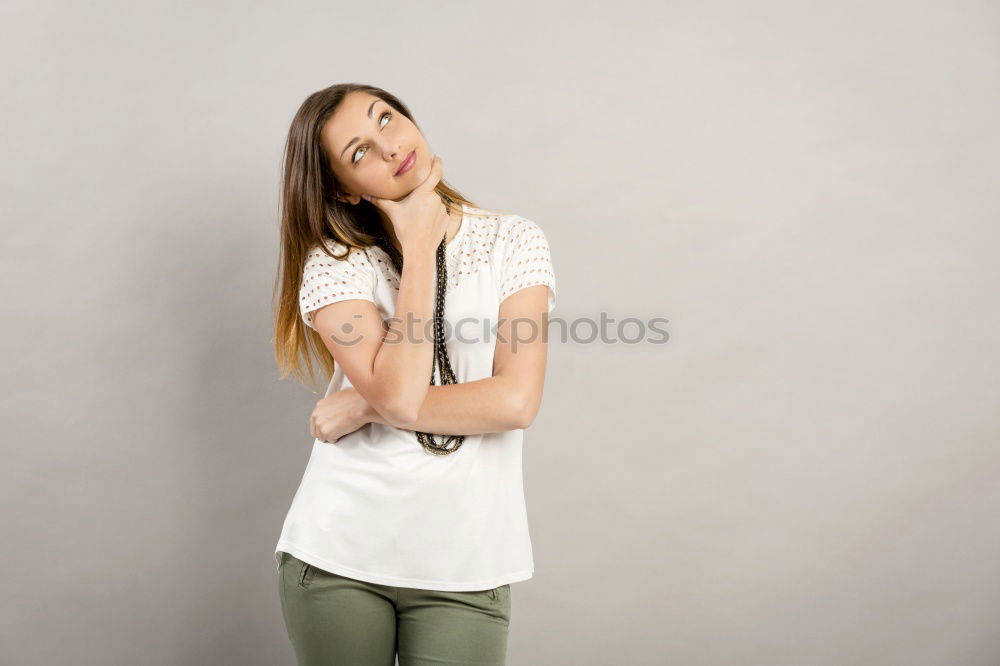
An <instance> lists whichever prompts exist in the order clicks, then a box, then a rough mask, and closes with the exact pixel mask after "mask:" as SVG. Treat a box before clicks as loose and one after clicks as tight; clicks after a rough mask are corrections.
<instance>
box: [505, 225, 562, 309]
mask: <svg viewBox="0 0 1000 666" xmlns="http://www.w3.org/2000/svg"><path fill="white" fill-rule="evenodd" d="M503 236H504V239H505V247H504V250H503V254H502V259H501V269H500V302H501V303H502V302H503V301H504V299H506V298H507V297H508V296H510V295H511V294H513V293H515V292H517V291H520V290H521V289H524V288H525V287H531V286H534V285H536V284H546V285H548V286H549V303H548V305H549V313H550V314H551V312H552V310H553V309H554V308H555V306H556V274H555V269H554V268H553V266H552V255H551V253H550V251H549V242H548V239H547V238H546V237H545V234H544V233H543V232H542V229H541V227H539V226H538V225H537V224H536V223H535V222H533V221H532V220H529V219H527V218H524V217H520V216H514V218H513V220H512V222H511V223H510V226H508V227H507V229H505V230H504V232H503Z"/></svg>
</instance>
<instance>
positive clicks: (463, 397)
mask: <svg viewBox="0 0 1000 666" xmlns="http://www.w3.org/2000/svg"><path fill="white" fill-rule="evenodd" d="M547 301H548V287H547V286H546V285H535V286H532V287H527V288H525V289H522V290H520V291H517V292H515V293H513V294H511V295H510V296H509V297H507V298H506V299H504V301H503V303H501V304H500V326H499V328H498V332H497V342H496V349H495V352H494V359H493V376H492V377H486V378H484V379H479V380H476V381H471V382H462V383H459V384H448V385H445V386H430V387H429V388H428V391H427V396H426V397H425V398H424V401H423V403H422V404H421V406H420V411H419V413H418V415H417V417H416V419H415V420H414V421H413V422H412V423H410V424H409V425H407V426H405V427H406V428H407V429H410V430H415V431H420V432H429V433H433V434H440V435H475V434H480V433H488V432H504V431H507V430H515V429H519V428H527V427H528V426H530V425H531V423H532V421H533V420H534V418H535V415H536V414H537V413H538V408H539V405H540V404H541V399H542V389H543V386H544V383H545V366H546V361H547V356H548V341H547V335H546V332H547V325H548V307H547ZM362 409H363V410H364V411H363V414H364V415H363V416H362V419H363V420H364V422H366V423H367V422H369V421H375V422H378V423H387V421H386V420H385V419H384V418H382V417H381V416H380V415H379V414H378V412H377V410H374V409H372V408H371V406H368V408H367V409H365V408H364V406H363V407H362ZM389 425H392V424H389Z"/></svg>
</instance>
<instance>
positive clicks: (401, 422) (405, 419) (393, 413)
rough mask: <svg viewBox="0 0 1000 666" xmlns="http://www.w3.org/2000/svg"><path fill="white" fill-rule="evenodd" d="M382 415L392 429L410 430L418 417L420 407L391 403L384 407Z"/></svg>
mask: <svg viewBox="0 0 1000 666" xmlns="http://www.w3.org/2000/svg"><path fill="white" fill-rule="evenodd" d="M382 415H383V416H384V417H385V418H386V420H387V421H389V423H390V424H391V425H392V426H393V427H395V428H403V429H405V430H412V426H413V424H415V423H416V422H417V418H418V417H419V415H420V406H419V405H416V406H414V405H408V404H400V403H391V404H388V405H386V406H385V408H384V411H383V412H382Z"/></svg>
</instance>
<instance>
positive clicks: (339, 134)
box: [323, 92, 379, 152]
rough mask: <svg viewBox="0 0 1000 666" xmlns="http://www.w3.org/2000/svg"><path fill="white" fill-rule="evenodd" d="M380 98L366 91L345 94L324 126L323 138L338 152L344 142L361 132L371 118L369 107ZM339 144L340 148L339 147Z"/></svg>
mask: <svg viewBox="0 0 1000 666" xmlns="http://www.w3.org/2000/svg"><path fill="white" fill-rule="evenodd" d="M378 100H379V98H378V97H375V96H374V95H371V94H369V93H366V92H352V93H349V94H347V95H345V96H344V99H343V100H341V102H340V105H339V106H338V107H337V110H336V111H334V112H333V114H332V115H331V116H330V118H329V120H327V121H326V125H325V126H324V127H323V140H324V141H325V142H326V143H327V145H329V146H330V147H331V148H336V150H337V152H339V151H340V148H343V147H344V146H343V144H345V143H347V142H348V141H350V140H351V139H352V138H354V137H355V136H356V135H357V134H358V133H360V132H361V131H362V130H363V129H364V128H365V127H367V126H368V123H370V122H371V120H370V119H369V118H368V108H369V107H371V105H372V102H375V101H378ZM337 146H339V148H337Z"/></svg>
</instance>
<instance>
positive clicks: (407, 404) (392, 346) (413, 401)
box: [372, 254, 436, 420]
mask: <svg viewBox="0 0 1000 666" xmlns="http://www.w3.org/2000/svg"><path fill="white" fill-rule="evenodd" d="M435 277H436V259H435V257H431V256H424V255H421V254H411V255H410V256H408V257H407V258H406V260H405V262H404V264H403V273H402V275H401V276H400V288H399V295H398V297H397V301H396V311H395V315H394V316H393V317H392V319H391V323H390V324H389V330H388V331H387V332H386V337H385V338H384V339H383V341H382V345H381V347H380V348H379V350H378V353H377V354H376V356H375V360H374V363H373V366H372V374H373V376H374V378H375V381H376V383H377V384H378V385H379V386H380V387H382V391H381V392H382V395H384V396H392V397H391V402H392V405H391V411H392V413H393V414H399V415H400V418H405V419H406V420H409V419H410V418H411V417H412V415H413V413H414V411H415V409H416V406H417V405H420V404H421V403H422V402H423V400H424V399H425V397H426V393H427V388H428V386H429V384H428V380H429V378H430V376H431V370H432V368H433V364H434V340H433V339H431V338H426V339H425V335H424V333H425V331H426V330H428V329H427V327H426V326H425V324H426V323H427V322H428V321H430V320H431V318H432V317H433V312H434V297H435V287H436V282H435ZM404 415H405V416H404ZM379 418H384V417H383V416H381V415H379Z"/></svg>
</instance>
